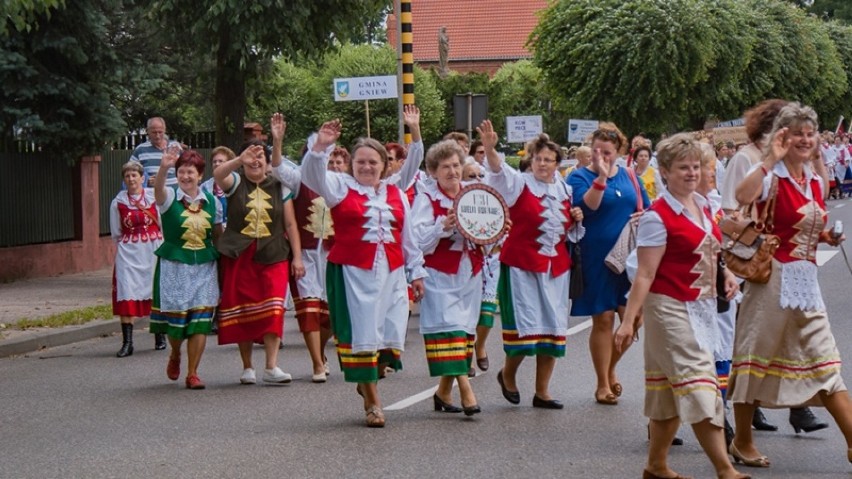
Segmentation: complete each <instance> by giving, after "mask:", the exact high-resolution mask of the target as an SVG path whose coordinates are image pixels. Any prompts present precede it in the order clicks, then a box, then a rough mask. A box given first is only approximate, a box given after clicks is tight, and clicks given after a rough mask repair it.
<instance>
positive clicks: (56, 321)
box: [9, 304, 113, 330]
mask: <svg viewBox="0 0 852 479" xmlns="http://www.w3.org/2000/svg"><path fill="white" fill-rule="evenodd" d="M112 317H113V316H112V305H111V304H104V305H100V306H90V307H88V308H81V309H75V310H73V311H66V312H64V313H57V314H52V315H50V316H45V317H43V318H24V319H21V320H20V321H18V322H16V323H12V324H10V325H9V326H10V327H11V328H12V329H20V330H26V329H30V328H61V327H64V326H75V325H79V324H86V323H88V322H89V321H94V320H96V319H110V318H112Z"/></svg>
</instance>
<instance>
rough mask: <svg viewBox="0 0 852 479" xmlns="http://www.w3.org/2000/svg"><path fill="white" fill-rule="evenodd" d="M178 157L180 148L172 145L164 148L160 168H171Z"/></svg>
mask: <svg viewBox="0 0 852 479" xmlns="http://www.w3.org/2000/svg"><path fill="white" fill-rule="evenodd" d="M179 157H180V147H178V146H177V145H172V146H170V147H168V148H166V151H165V152H164V153H163V157H162V159H161V160H160V168H173V167H174V166H175V163H177V160H178V158H179Z"/></svg>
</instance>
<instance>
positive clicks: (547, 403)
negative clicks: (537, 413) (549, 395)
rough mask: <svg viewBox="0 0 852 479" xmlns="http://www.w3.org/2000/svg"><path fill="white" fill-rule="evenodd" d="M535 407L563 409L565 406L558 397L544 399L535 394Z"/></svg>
mask: <svg viewBox="0 0 852 479" xmlns="http://www.w3.org/2000/svg"><path fill="white" fill-rule="evenodd" d="M533 407H540V408H544V409H562V408H563V407H565V406H564V405H563V404H562V403H561V402H559V401H557V400H556V399H542V398H540V397H538V395H534V396H533Z"/></svg>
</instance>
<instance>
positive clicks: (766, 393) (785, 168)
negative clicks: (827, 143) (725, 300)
mask: <svg viewBox="0 0 852 479" xmlns="http://www.w3.org/2000/svg"><path fill="white" fill-rule="evenodd" d="M817 128H818V123H817V116H816V113H815V112H814V110H813V109H811V108H810V107H805V106H802V105H800V104H798V103H790V104H788V105H787V106H785V107H784V108H782V109H781V111H780V112H779V113H778V116H777V117H776V118H775V123H774V125H773V128H772V131H771V133H770V136H769V138H770V141H769V144H768V146H767V148H766V149H765V150H764V154H763V159H762V161H761V163H758V164H757V165H755V166H754V167H752V171H751V172H750V173H749V174H748V176H746V178H745V180H744V181H743V182H742V183H741V184H740V185H739V186H738V187H737V192H736V195H737V201H739V202H740V203H742V204H748V203H750V202H752V201H756V202H757V208H758V211H759V212H761V213H762V211H763V209H765V208H767V205H772V204H773V202H774V208H773V210H772V211H769V212H768V213H767V215H771V217H772V224H773V225H774V229H773V234H775V235H777V236H778V237H779V239H780V241H781V245H780V246H779V247H778V249H777V250H776V252H775V255H774V258H773V260H772V274H771V276H770V278H769V282H768V283H767V284H756V283H751V282H747V283H746V288H745V295H744V298H743V302H742V304H741V305H740V310H741V314H740V315H739V319H738V320H737V325H736V334H735V336H734V357H733V365H732V367H731V377H730V381H729V385H728V388H729V389H728V391H729V397H730V398H731V400H732V401H733V402H734V418H735V421H736V436H735V437H734V442H733V443H732V444H731V448H730V451H731V454H732V455H733V456H734V459H736V460H737V461H742V462H744V463H745V464H746V465H748V466H755V467H768V466H769V459H768V458H767V457H766V456H763V455H762V454H761V453H760V452H759V451H758V449H757V447H756V446H755V444H754V438H753V437H752V433H751V429H750V428H749V425H750V423H751V417H752V412H753V411H754V408H755V407H757V406H760V407H769V408H786V407H791V406H800V405H807V406H825V407H826V409H828V412H829V413H831V415H832V416H833V417H834V420H835V421H836V422H837V425H838V426H839V427H840V430H841V432H842V433H843V436H844V437H845V439H846V444H847V448H849V449H848V450H847V457H848V459H849V461H850V462H852V401H851V400H850V397H849V393H848V392H847V388H846V385H845V384H844V382H843V378H842V377H841V375H840V354H839V352H838V351H837V346H836V345H835V341H834V335H833V334H832V333H831V328H830V326H829V323H828V315H827V313H826V308H825V303H824V302H823V299H822V293H821V292H820V288H819V282H818V281H817V266H816V250H817V244H818V243H827V244H829V245H831V246H837V245H839V244H840V243H841V242H842V241H843V240H844V239H845V237H844V236H842V235H840V236H834V235H832V234H831V230H830V229H826V221H827V215H826V208H825V201H824V199H823V198H824V197H823V193H822V192H823V190H824V188H825V184H824V182H823V180H822V179H821V178H820V177H819V176H818V175H816V174H814V172H812V170H811V167H810V166H809V165H808V160H809V159H810V158H811V155H812V154H813V151H814V149H815V148H817V141H818V140H817ZM772 198H774V199H772ZM797 432H798V430H797Z"/></svg>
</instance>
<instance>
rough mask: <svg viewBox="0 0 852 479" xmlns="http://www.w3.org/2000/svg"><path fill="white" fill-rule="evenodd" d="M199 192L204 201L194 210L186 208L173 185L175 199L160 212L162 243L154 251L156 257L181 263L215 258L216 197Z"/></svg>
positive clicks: (216, 255) (196, 262)
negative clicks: (214, 225)
mask: <svg viewBox="0 0 852 479" xmlns="http://www.w3.org/2000/svg"><path fill="white" fill-rule="evenodd" d="M199 191H202V192H203V193H204V197H205V199H206V201H204V202H203V203H201V204H200V205H199V208H198V209H197V210H194V209H190V208H187V207H186V206H185V205H184V204H183V202H182V201H180V200H178V199H177V188H175V200H174V201H173V202H172V204H171V206H169V209H167V210H166V211H164V212H162V213H160V221H162V223H163V244H162V245H160V247H159V248H157V251H156V252H155V254H156V255H157V256H159V257H160V258H165V259H168V260H171V261H177V262H179V263H185V264H201V263H207V262H210V261H216V258H218V257H219V253H217V252H216V248H215V247H214V246H213V222H214V221H215V220H216V198H214V197H213V195H211V194H210V193H208V192H206V191H203V190H199ZM190 206H191V205H190Z"/></svg>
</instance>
